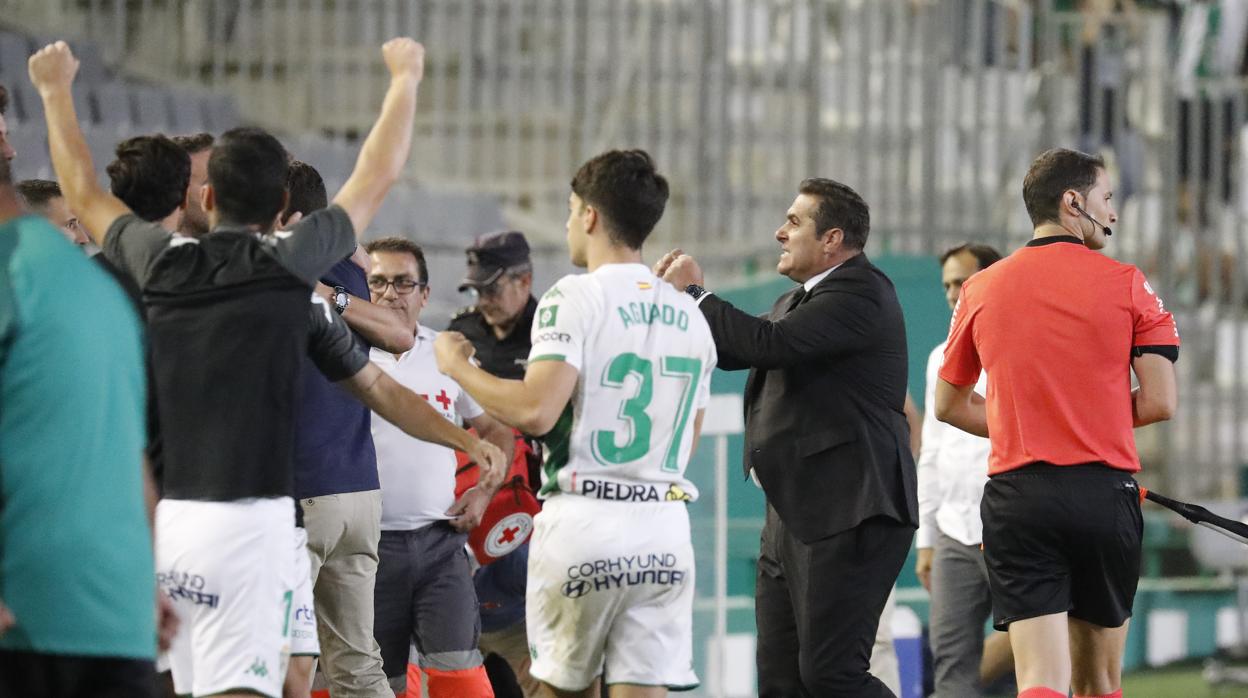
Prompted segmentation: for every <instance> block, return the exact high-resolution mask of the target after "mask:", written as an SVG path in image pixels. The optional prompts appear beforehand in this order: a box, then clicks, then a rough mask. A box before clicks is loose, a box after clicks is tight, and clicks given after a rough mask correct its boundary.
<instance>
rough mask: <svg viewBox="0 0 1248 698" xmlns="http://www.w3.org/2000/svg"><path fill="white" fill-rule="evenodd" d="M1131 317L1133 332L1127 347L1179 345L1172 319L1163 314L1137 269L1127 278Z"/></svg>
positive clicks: (1159, 301) (1156, 299)
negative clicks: (1129, 283)
mask: <svg viewBox="0 0 1248 698" xmlns="http://www.w3.org/2000/svg"><path fill="white" fill-rule="evenodd" d="M1131 313H1132V316H1133V319H1134V323H1133V324H1134V331H1135V334H1134V336H1133V337H1132V338H1131V346H1133V347H1146V346H1175V347H1177V346H1178V345H1179V328H1178V326H1177V325H1176V324H1175V322H1174V316H1173V315H1171V314H1170V312H1169V311H1168V310H1166V305H1165V303H1163V302H1162V300H1161V297H1160V296H1158V295H1157V293H1156V292H1155V291H1154V290H1153V287H1152V286H1150V285H1149V283H1148V280H1147V279H1145V278H1144V273H1143V272H1141V271H1140V270H1139V269H1135V270H1133V273H1132V275H1131Z"/></svg>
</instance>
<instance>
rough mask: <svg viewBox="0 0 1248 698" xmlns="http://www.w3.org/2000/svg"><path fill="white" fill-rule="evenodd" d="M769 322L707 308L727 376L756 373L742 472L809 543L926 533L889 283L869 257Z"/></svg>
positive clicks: (705, 303) (709, 302)
mask: <svg viewBox="0 0 1248 698" xmlns="http://www.w3.org/2000/svg"><path fill="white" fill-rule="evenodd" d="M801 290H802V287H800V286H799V287H798V288H796V289H794V290H793V291H790V292H789V293H786V294H784V295H782V296H781V297H780V299H779V300H777V301H776V304H775V306H774V307H773V308H772V309H771V312H770V313H768V314H767V315H765V316H762V317H754V316H752V315H749V314H748V313H745V312H743V311H741V310H738V309H737V308H734V307H733V306H732V305H731V304H729V303H728V302H726V301H724V300H723V299H721V298H719V297H717V296H714V295H711V296H708V297H706V298H704V299H703V300H702V303H701V304H700V305H699V307H700V308H701V310H702V313H703V315H705V316H706V319H707V322H708V323H709V324H710V326H711V333H712V334H713V335H714V338H715V348H716V350H717V351H718V352H719V367H720V368H723V369H726V370H739V369H744V368H749V369H750V375H749V379H748V380H747V381H746V386H745V463H744V465H745V470H746V472H747V474H748V472H749V469H750V468H753V469H754V472H755V473H756V474H757V475H758V479H759V482H761V483H762V485H763V491H764V492H765V493H766V494H767V500H768V502H770V504H771V505H772V506H773V507H774V508H775V510H776V513H777V514H779V515H780V520H781V521H783V522H784V524H785V526H787V527H788V528H789V530H791V531H792V532H793V534H794V535H796V536H797V538H798V539H799V540H801V541H803V542H806V543H811V542H814V541H817V540H820V539H822V538H826V537H828V536H831V535H834V534H836V533H840V532H842V531H845V530H847V529H849V528H852V527H854V526H856V525H858V524H859V523H860V522H862V521H863V520H865V519H868V518H870V517H873V516H879V515H883V516H887V517H890V518H892V519H895V520H896V521H899V522H901V523H904V524H911V525H913V526H918V522H919V515H918V500H917V497H916V490H917V488H916V484H915V477H916V476H915V467H914V459H913V457H912V456H911V454H910V429H909V426H908V425H907V424H906V418H905V415H904V414H903V412H902V406H903V405H904V403H905V396H906V378H907V363H906V328H905V323H904V321H903V319H902V314H901V305H900V303H898V301H897V292H896V290H895V289H894V288H893V283H892V282H891V281H890V280H889V279H888V277H887V276H885V275H884V273H883V272H882V271H880V270H879V269H877V268H876V267H875V266H874V265H873V264H871V262H870V260H868V259H867V257H866V255H865V254H860V255H858V256H856V257H853V258H851V259H849V260H847V261H846V262H845V263H844V264H842V265H841V266H840V267H838V268H837V269H836V270H835V271H833V272H832V273H830V274H828V275H827V276H826V277H824V279H823V280H822V281H820V282H819V283H818V284H817V285H815V287H814V288H813V289H812V290H811V291H810V293H808V294H806V297H805V298H803V299H802V301H801V302H800V304H798V305H797V307H795V308H794V309H793V310H792V311H789V312H787V314H786V310H787V308H788V307H789V304H790V302H791V301H792V299H793V298H794V296H795V295H796V294H798V293H799V292H800V291H801Z"/></svg>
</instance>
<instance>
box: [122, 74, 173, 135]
mask: <svg viewBox="0 0 1248 698" xmlns="http://www.w3.org/2000/svg"><path fill="white" fill-rule="evenodd" d="M130 93H131V96H132V97H131V99H132V103H133V104H134V126H135V128H136V129H138V130H139V131H141V132H144V133H150V132H153V131H168V130H170V129H171V128H172V127H173V125H174V123H173V113H172V109H171V101H172V100H171V99H170V95H169V92H168V91H167V90H164V89H161V88H159V87H156V86H154V85H132V86H131V87H130Z"/></svg>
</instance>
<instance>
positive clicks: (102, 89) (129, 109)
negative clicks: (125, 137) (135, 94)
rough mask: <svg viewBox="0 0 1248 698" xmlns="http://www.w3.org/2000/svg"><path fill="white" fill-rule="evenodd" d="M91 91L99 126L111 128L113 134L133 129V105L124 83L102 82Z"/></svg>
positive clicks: (128, 90)
mask: <svg viewBox="0 0 1248 698" xmlns="http://www.w3.org/2000/svg"><path fill="white" fill-rule="evenodd" d="M91 91H92V92H93V93H94V94H95V106H96V110H97V112H98V113H99V123H100V125H101V126H107V127H109V128H111V129H112V130H113V131H114V133H122V132H123V131H127V130H130V129H131V128H133V127H134V104H133V102H132V101H131V99H130V89H129V88H128V87H127V86H126V85H125V83H121V82H104V83H100V84H98V85H95V86H94V87H93V88H92V89H91Z"/></svg>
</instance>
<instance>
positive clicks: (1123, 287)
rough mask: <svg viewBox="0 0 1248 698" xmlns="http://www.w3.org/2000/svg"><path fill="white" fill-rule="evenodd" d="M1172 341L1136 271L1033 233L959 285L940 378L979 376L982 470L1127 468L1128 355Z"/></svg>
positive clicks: (1134, 462) (1173, 333) (1131, 447)
mask: <svg viewBox="0 0 1248 698" xmlns="http://www.w3.org/2000/svg"><path fill="white" fill-rule="evenodd" d="M1178 344H1179V332H1178V329H1177V328H1176V327H1175V324H1174V318H1173V317H1172V316H1171V315H1170V313H1168V312H1166V309H1165V307H1164V305H1163V304H1162V302H1161V299H1160V298H1158V297H1157V294H1156V293H1154V292H1153V289H1152V287H1151V286H1149V285H1148V281H1147V280H1145V278H1144V274H1143V273H1141V272H1140V270H1139V269H1136V268H1135V267H1134V266H1132V265H1130V264H1123V263H1121V262H1117V261H1114V260H1112V259H1110V258H1108V257H1105V256H1104V255H1102V254H1100V253H1098V252H1094V251H1092V250H1089V249H1088V248H1086V247H1084V246H1083V244H1082V243H1081V242H1080V241H1079V240H1078V239H1077V238H1074V237H1065V236H1062V237H1049V238H1039V239H1036V240H1032V241H1031V242H1030V243H1028V244H1027V246H1026V247H1024V248H1022V249H1020V250H1018V251H1017V252H1015V253H1014V254H1011V255H1010V256H1009V257H1007V258H1006V259H1003V260H1001V261H1000V262H997V263H996V264H994V265H992V266H991V267H988V268H987V269H985V270H983V271H981V272H979V273H977V274H975V275H974V276H972V277H971V278H970V279H968V280H967V282H966V284H965V285H963V286H962V294H961V297H960V298H959V299H958V305H957V307H956V308H955V309H954V311H953V322H952V324H951V326H950V328H949V343H948V345H947V346H946V347H945V360H944V364H943V365H942V366H941V368H940V378H941V379H943V380H944V381H946V382H948V383H952V384H953V385H958V386H962V385H971V384H973V383H975V382H976V379H978V377H979V372H980V369H981V368H982V369H983V370H984V371H986V372H987V374H988V395H987V396H986V398H987V412H988V433H989V435H990V440H991V443H992V452H991V455H990V456H989V459H988V473H989V474H990V475H996V474H998V473H1002V472H1005V471H1007V470H1013V469H1015V468H1019V467H1022V466H1024V465H1027V464H1028V463H1034V462H1036V461H1045V462H1048V463H1054V464H1057V465H1073V464H1076V463H1091V462H1097V461H1099V462H1103V463H1106V464H1108V465H1110V466H1111V467H1114V468H1118V469H1121V470H1127V471H1130V472H1135V471H1137V470H1139V469H1140V459H1139V456H1138V455H1137V454H1136V452H1135V435H1134V432H1133V428H1132V413H1131V373H1130V372H1131V356H1132V355H1131V352H1132V349H1133V348H1134V347H1144V346H1158V345H1166V346H1176V347H1177V346H1178Z"/></svg>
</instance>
